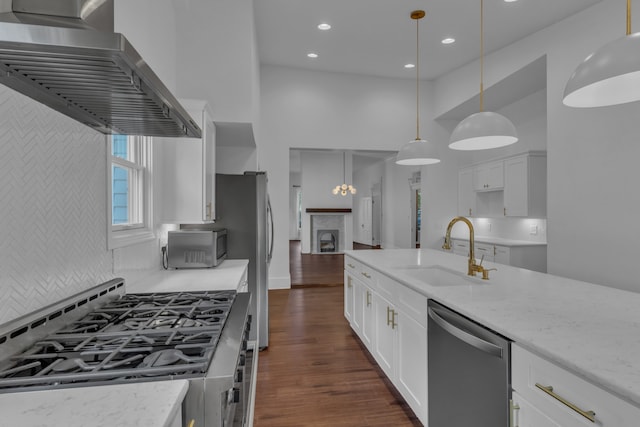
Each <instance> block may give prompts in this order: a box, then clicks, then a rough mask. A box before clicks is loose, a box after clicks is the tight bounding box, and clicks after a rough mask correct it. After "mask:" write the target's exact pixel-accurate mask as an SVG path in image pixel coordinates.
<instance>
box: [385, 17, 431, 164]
mask: <svg viewBox="0 0 640 427" xmlns="http://www.w3.org/2000/svg"><path fill="white" fill-rule="evenodd" d="M410 16H411V19H414V20H415V21H416V67H415V68H416V139H415V140H413V141H409V142H408V143H406V144H405V145H404V146H403V147H402V148H401V149H400V151H399V152H398V155H397V156H396V164H399V165H403V166H411V165H431V164H435V163H440V159H439V158H438V157H437V155H436V147H434V146H433V145H432V143H429V142H427V141H425V140H424V139H422V138H420V49H419V33H418V22H419V21H420V20H421V19H422V18H424V16H425V12H424V10H414V11H413V12H411V15H410Z"/></svg>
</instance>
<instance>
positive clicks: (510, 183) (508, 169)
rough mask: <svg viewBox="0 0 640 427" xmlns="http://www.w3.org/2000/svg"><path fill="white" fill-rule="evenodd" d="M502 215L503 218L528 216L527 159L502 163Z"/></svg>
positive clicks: (524, 157) (517, 158) (518, 158)
mask: <svg viewBox="0 0 640 427" xmlns="http://www.w3.org/2000/svg"><path fill="white" fill-rule="evenodd" d="M504 174H505V186H504V214H505V216H527V215H529V165H528V157H526V156H521V157H515V158H513V159H508V160H505V162H504Z"/></svg>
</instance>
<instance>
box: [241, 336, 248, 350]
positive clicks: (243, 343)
mask: <svg viewBox="0 0 640 427" xmlns="http://www.w3.org/2000/svg"><path fill="white" fill-rule="evenodd" d="M242 349H243V350H246V349H247V340H246V339H244V340H242Z"/></svg>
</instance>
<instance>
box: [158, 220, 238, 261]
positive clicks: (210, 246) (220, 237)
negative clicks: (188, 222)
mask: <svg viewBox="0 0 640 427" xmlns="http://www.w3.org/2000/svg"><path fill="white" fill-rule="evenodd" d="M167 255H168V257H167V265H168V267H169V268H208V267H217V266H218V265H220V263H221V262H222V261H223V260H224V259H225V258H226V257H227V230H226V229H220V230H180V231H169V235H168V240H167Z"/></svg>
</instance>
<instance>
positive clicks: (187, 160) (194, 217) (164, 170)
mask: <svg viewBox="0 0 640 427" xmlns="http://www.w3.org/2000/svg"><path fill="white" fill-rule="evenodd" d="M181 104H182V105H183V106H184V108H185V110H186V111H187V112H188V113H189V115H190V116H191V117H192V118H193V119H194V121H195V122H196V123H197V124H198V126H200V128H201V129H202V138H200V139H196V138H163V139H160V140H158V141H157V144H156V146H157V147H159V149H160V151H161V159H162V161H161V165H160V171H159V172H160V174H161V176H162V184H163V188H162V189H161V191H162V205H161V206H162V207H161V213H160V217H161V218H162V221H163V222H167V223H189V222H207V221H213V220H214V219H215V206H214V201H215V164H216V162H215V154H216V150H215V127H214V124H213V120H212V118H211V113H210V110H209V108H208V107H207V104H206V102H205V101H197V100H181Z"/></svg>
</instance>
